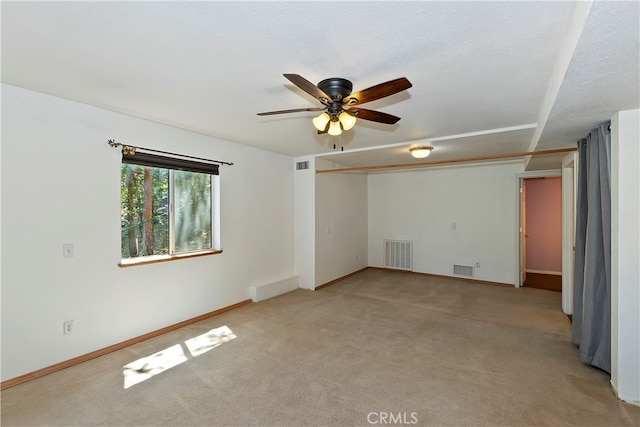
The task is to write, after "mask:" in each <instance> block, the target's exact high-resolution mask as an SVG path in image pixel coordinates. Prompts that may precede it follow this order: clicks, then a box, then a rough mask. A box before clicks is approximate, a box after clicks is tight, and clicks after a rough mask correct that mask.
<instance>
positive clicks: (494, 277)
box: [368, 162, 524, 284]
mask: <svg viewBox="0 0 640 427" xmlns="http://www.w3.org/2000/svg"><path fill="white" fill-rule="evenodd" d="M523 167H524V166H523V163H522V162H507V163H493V164H483V165H466V166H455V167H443V168H432V169H427V170H421V171H405V172H392V173H381V174H372V175H369V180H368V181H369V182H368V184H369V186H368V193H369V197H368V206H369V227H368V229H369V251H368V253H369V265H370V266H376V267H381V266H383V240H384V239H399V240H412V241H413V242H414V271H417V272H422V273H431V274H439V275H446V276H453V264H462V265H475V263H476V262H480V268H479V269H476V270H475V273H474V274H475V277H474V278H475V279H479V280H488V281H495V282H501V283H510V284H515V280H516V278H517V272H516V271H515V268H516V266H517V265H518V262H517V256H518V240H517V237H518V236H517V233H516V231H517V220H518V218H517V210H518V202H517V193H516V188H517V179H516V175H517V174H518V173H521V172H523ZM454 223H455V230H454V229H453V224H454Z"/></svg>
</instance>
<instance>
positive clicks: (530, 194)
mask: <svg viewBox="0 0 640 427" xmlns="http://www.w3.org/2000/svg"><path fill="white" fill-rule="evenodd" d="M525 187H526V188H525V191H526V192H525V203H526V208H525V215H526V230H525V232H526V234H527V235H528V236H529V237H527V238H526V265H525V268H526V270H527V271H531V270H534V271H542V272H557V273H560V272H562V181H561V179H560V178H559V177H558V178H556V177H553V178H544V179H525Z"/></svg>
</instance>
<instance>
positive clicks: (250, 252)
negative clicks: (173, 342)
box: [1, 85, 294, 380]
mask: <svg viewBox="0 0 640 427" xmlns="http://www.w3.org/2000/svg"><path fill="white" fill-rule="evenodd" d="M107 139H116V140H117V141H119V142H122V143H129V144H132V145H139V146H143V147H149V148H156V149H161V150H167V151H173V152H178V153H183V154H189V155H195V156H199V157H206V158H214V159H220V160H226V161H233V162H235V163H236V164H235V165H234V166H223V167H221V168H220V170H221V198H222V208H221V233H222V249H223V251H224V252H223V253H222V254H220V255H213V256H206V257H199V258H192V259H186V260H180V261H172V262H166V263H159V264H151V265H144V266H136V267H129V268H119V267H118V266H117V264H118V262H119V260H120V223H119V221H120V212H119V210H120V207H119V206H120V172H119V170H120V151H119V150H117V149H115V148H111V147H109V146H108V145H107V143H106V141H107ZM291 160H292V159H291V158H289V157H286V156H280V155H276V154H274V153H270V152H267V151H262V150H258V149H254V148H250V147H247V146H243V145H240V144H235V143H231V142H227V141H223V140H219V139H216V138H212V137H208V136H204V135H201V134H198V133H193V132H188V131H185V130H181V129H177V128H173V127H169V126H164V125H160V124H158V123H154V122H150V121H146V120H142V119H138V118H134V117H131V116H127V115H123V114H118V113H114V112H110V111H106V110H103V109H99V108H94V107H91V106H87V105H83V104H79V103H75V102H70V101H66V100H62V99H59V98H55V97H51V96H47V95H43V94H39V93H36V92H31V91H27V90H23V89H20V88H16V87H12V86H8V85H3V86H2V178H1V183H2V202H1V203H2V204H1V206H2V212H1V213H2V233H3V234H2V249H1V254H2V380H7V379H11V378H14V377H16V376H19V375H22V374H26V373H29V372H33V371H35V370H37V369H40V368H43V367H46V366H49V365H52V364H55V363H57V362H60V361H64V360H68V359H71V358H73V357H75V356H79V355H82V354H86V353H88V352H91V351H94V350H97V349H100V348H104V347H106V346H109V345H111V344H114V343H118V342H121V341H123V340H126V339H129V338H132V337H135V336H138V335H141V334H144V333H147V332H150V331H153V330H156V329H159V328H162V327H164V326H167V325H171V324H173V323H176V322H179V321H182V320H185V319H189V318H192V317H195V316H197V315H200V314H203V313H207V312H210V311H212V310H216V309H218V308H221V307H225V306H229V305H231V304H234V303H237V302H239V301H242V300H246V299H248V298H249V297H250V295H249V289H250V287H251V286H252V285H260V284H263V283H269V282H274V281H278V280H282V279H286V278H288V277H291V276H293V275H294V271H293V167H292V161H291ZM64 243H73V244H74V245H75V257H74V258H67V259H63V257H62V245H63V244H64ZM68 319H74V320H75V327H76V332H75V333H74V334H71V335H66V336H65V335H63V334H62V322H63V321H64V320H68Z"/></svg>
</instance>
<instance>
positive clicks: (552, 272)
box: [524, 270, 562, 276]
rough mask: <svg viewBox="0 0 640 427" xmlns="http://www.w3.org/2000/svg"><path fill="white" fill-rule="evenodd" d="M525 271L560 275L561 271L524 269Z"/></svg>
mask: <svg viewBox="0 0 640 427" xmlns="http://www.w3.org/2000/svg"><path fill="white" fill-rule="evenodd" d="M524 271H525V272H526V273H537V274H551V275H553V276H562V271H546V270H524Z"/></svg>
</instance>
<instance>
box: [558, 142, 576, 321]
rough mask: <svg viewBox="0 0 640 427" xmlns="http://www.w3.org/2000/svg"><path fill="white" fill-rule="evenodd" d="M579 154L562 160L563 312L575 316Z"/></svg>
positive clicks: (570, 155) (569, 155)
mask: <svg viewBox="0 0 640 427" xmlns="http://www.w3.org/2000/svg"><path fill="white" fill-rule="evenodd" d="M577 183H578V153H576V152H574V153H570V154H568V155H567V156H565V158H564V159H562V311H563V312H564V313H565V314H573V261H574V257H575V250H576V247H575V241H576V227H575V221H576V207H577V205H576V202H577V201H576V188H577Z"/></svg>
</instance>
